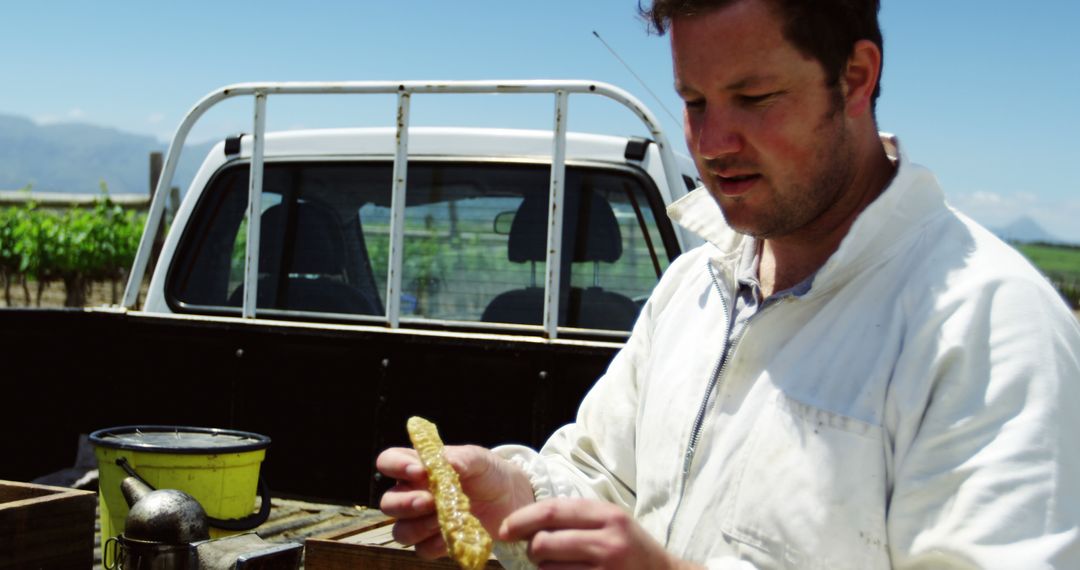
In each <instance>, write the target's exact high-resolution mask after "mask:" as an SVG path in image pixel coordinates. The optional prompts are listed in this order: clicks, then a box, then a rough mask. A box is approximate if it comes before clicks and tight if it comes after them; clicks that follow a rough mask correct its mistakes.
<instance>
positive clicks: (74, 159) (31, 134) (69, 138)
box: [0, 114, 1061, 243]
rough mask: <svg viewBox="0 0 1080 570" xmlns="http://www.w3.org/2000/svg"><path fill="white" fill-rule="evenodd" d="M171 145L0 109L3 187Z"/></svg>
mask: <svg viewBox="0 0 1080 570" xmlns="http://www.w3.org/2000/svg"><path fill="white" fill-rule="evenodd" d="M215 142H216V141H209V142H204V143H201V144H194V145H188V146H187V147H186V148H185V150H184V152H183V153H182V154H181V157H180V164H179V165H178V166H177V170H176V175H175V177H174V178H173V185H174V186H179V187H180V189H181V192H183V191H185V190H187V188H186V186H187V184H188V183H189V182H190V181H191V179H192V178H194V176H195V172H196V170H198V167H199V165H200V164H202V160H203V158H204V157H205V156H206V153H207V152H209V151H210V148H211V147H212V146H213V145H214V144H215ZM166 150H167V145H165V144H164V143H162V142H160V141H158V140H156V139H154V138H153V137H150V136H146V135H137V134H132V133H127V132H123V131H120V130H117V129H112V128H107V127H98V126H94V125H87V124H81V123H62V124H61V123H58V124H45V125H42V124H38V123H35V122H34V121H31V120H30V119H27V118H24V117H19V116H15V115H5V114H0V190H17V189H19V188H24V187H26V186H28V185H29V186H31V187H32V189H33V190H34V191H35V192H75V193H82V192H85V193H96V192H98V191H99V188H100V185H101V182H102V181H104V182H105V184H106V185H107V186H108V188H109V192H110V193H112V194H146V193H148V192H149V186H150V159H149V155H150V153H151V152H155V151H157V152H164V151H166ZM992 231H993V232H994V233H995V234H997V235H998V236H999V237H1001V238H1002V239H1005V240H1007V241H1015V242H1035V241H1040V242H1049V243H1057V242H1060V241H1061V240H1059V239H1058V238H1057V237H1055V236H1053V235H1051V234H1050V233H1049V232H1047V231H1046V230H1044V229H1043V228H1042V227H1041V226H1039V224H1038V223H1036V222H1035V221H1034V220H1032V219H1031V218H1028V217H1020V218H1018V219H1016V220H1015V221H1013V222H1012V223H1010V224H1008V225H1006V226H1002V227H999V228H993V229H992Z"/></svg>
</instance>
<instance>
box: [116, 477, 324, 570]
mask: <svg viewBox="0 0 1080 570" xmlns="http://www.w3.org/2000/svg"><path fill="white" fill-rule="evenodd" d="M120 488H121V491H122V492H123V494H124V500H125V501H126V502H127V504H128V506H129V507H130V509H129V511H128V514H127V518H126V519H125V521H124V532H123V534H121V535H120V536H119V537H115V538H110V539H109V540H108V541H107V542H106V543H105V545H104V547H103V552H102V558H103V559H104V560H103V564H104V566H105V568H107V569H109V570H113V569H120V570H233V569H236V570H243V569H256V568H258V569H260V570H263V569H265V570H278V569H280V570H296V569H298V568H299V567H300V555H301V550H302V548H303V546H302V545H300V544H297V543H290V544H272V543H268V542H266V541H264V540H262V539H261V538H259V537H258V536H257V535H255V534H254V533H248V534H241V535H234V536H228V537H225V538H218V539H213V540H211V539H210V528H209V527H210V525H209V523H208V517H207V516H206V511H205V510H203V508H202V505H200V504H199V502H198V501H197V500H195V498H194V497H192V496H191V495H188V494H187V493H185V492H183V491H178V490H176V489H160V490H154V489H153V488H152V487H150V486H149V485H148V484H146V482H144V481H142V480H140V479H139V478H137V477H134V476H133V477H127V478H125V479H124V480H123V482H121V484H120Z"/></svg>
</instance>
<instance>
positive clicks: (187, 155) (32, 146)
mask: <svg viewBox="0 0 1080 570" xmlns="http://www.w3.org/2000/svg"><path fill="white" fill-rule="evenodd" d="M213 144H214V143H213V142H206V143H202V144H195V145H188V146H187V148H186V149H185V151H184V152H183V153H182V154H181V158H180V163H179V164H178V165H177V171H176V176H175V177H174V178H173V181H174V186H175V185H178V184H177V183H178V182H182V184H183V185H186V183H187V181H190V180H191V179H192V178H193V177H194V174H195V171H196V170H197V169H198V167H199V165H200V164H201V163H202V159H203V158H204V157H205V156H206V153H207V152H209V150H210V147H211V146H212V145H213ZM167 146H168V145H166V144H165V143H162V142H160V141H158V140H156V139H155V138H153V137H150V136H146V135H137V134H132V133H126V132H123V131H119V130H116V129H111V128H107V127H98V126H94V125H87V124H81V123H57V124H45V125H42V124H38V123H35V122H34V121H31V120H30V119H27V118H24V117H19V116H15V115H6V114H0V190H18V189H20V188H24V187H26V186H30V187H31V189H32V190H34V191H35V192H73V193H83V192H86V193H96V192H98V191H99V189H100V186H101V183H102V182H104V183H105V184H106V185H107V186H108V189H109V192H110V193H112V194H147V193H149V187H150V158H149V157H150V153H151V152H155V151H158V152H164V151H166V150H167ZM183 185H181V188H182V189H183V190H186V188H184V187H183Z"/></svg>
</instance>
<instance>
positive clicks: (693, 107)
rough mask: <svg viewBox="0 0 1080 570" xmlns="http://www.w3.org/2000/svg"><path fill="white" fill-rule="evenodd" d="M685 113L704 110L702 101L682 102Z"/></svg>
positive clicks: (689, 100)
mask: <svg viewBox="0 0 1080 570" xmlns="http://www.w3.org/2000/svg"><path fill="white" fill-rule="evenodd" d="M683 104H684V105H686V110H687V111H700V110H702V109H704V108H705V100H704V99H688V100H685V101H683Z"/></svg>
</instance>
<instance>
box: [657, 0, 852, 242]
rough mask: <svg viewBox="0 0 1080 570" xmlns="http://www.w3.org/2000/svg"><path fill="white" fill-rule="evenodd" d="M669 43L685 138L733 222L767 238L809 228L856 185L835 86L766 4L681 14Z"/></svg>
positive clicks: (743, 1) (758, 1) (748, 0)
mask: <svg viewBox="0 0 1080 570" xmlns="http://www.w3.org/2000/svg"><path fill="white" fill-rule="evenodd" d="M671 46H672V53H673V58H674V65H675V82H676V89H678V91H679V94H680V95H681V96H682V98H683V100H684V101H685V103H686V108H685V129H686V142H687V145H688V146H689V148H690V151H691V153H693V155H694V160H695V162H696V163H697V167H698V171H699V172H700V173H701V177H702V180H704V182H705V185H706V186H707V187H708V189H709V192H710V193H711V194H712V196H713V198H715V199H716V201H717V203H719V204H720V207H721V209H722V210H723V212H724V217H725V218H726V219H727V222H728V224H729V225H731V227H732V228H734V229H735V230H736V231H739V232H741V233H745V234H749V235H752V236H755V237H760V238H769V239H773V238H778V237H783V236H791V235H792V234H795V233H796V232H798V231H799V230H805V229H809V228H811V227H812V226H813V223H814V221H815V220H817V219H819V217H820V216H821V214H822V213H824V212H826V211H827V210H828V209H829V208H830V206H832V205H833V204H835V203H836V201H837V199H838V198H839V197H840V196H841V195H842V194H843V193H844V191H845V190H846V189H847V187H848V186H850V184H851V177H852V168H851V160H852V150H851V149H852V145H851V141H850V137H849V136H848V131H847V125H846V121H845V116H844V112H843V97H842V95H841V94H840V91H839V88H838V87H835V86H828V85H826V77H825V72H824V69H823V68H822V67H821V65H820V64H819V63H818V62H817V61H816V60H814V59H810V58H808V57H806V56H804V55H802V54H801V53H799V51H798V50H797V49H796V48H795V47H794V46H792V45H791V44H790V43H788V41H787V40H785V39H784V37H783V34H782V30H781V22H780V21H779V20H778V19H777V18H776V17H775V16H774V15H773V13H772V11H771V9H770V8H769V7H768V6H767V4H766V2H765V1H764V0H740V1H738V2H735V3H734V4H731V5H729V6H727V7H724V8H720V9H717V10H713V11H711V12H708V13H705V14H702V15H698V16H690V17H679V18H675V19H674V20H673V21H672V23H671Z"/></svg>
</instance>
